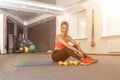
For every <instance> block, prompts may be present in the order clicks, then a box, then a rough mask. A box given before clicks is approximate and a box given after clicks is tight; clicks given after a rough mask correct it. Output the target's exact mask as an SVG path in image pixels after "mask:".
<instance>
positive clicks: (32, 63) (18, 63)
mask: <svg viewBox="0 0 120 80" xmlns="http://www.w3.org/2000/svg"><path fill="white" fill-rule="evenodd" d="M55 64H57V62H16V63H12V65H13V66H16V67H27V66H47V65H55Z"/></svg>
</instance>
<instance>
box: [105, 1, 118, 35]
mask: <svg viewBox="0 0 120 80" xmlns="http://www.w3.org/2000/svg"><path fill="white" fill-rule="evenodd" d="M119 4H120V1H119V0H117V1H114V0H109V1H106V0H104V2H103V36H116V35H120V8H119V7H120V5H119Z"/></svg>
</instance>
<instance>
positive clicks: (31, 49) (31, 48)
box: [29, 44, 36, 52]
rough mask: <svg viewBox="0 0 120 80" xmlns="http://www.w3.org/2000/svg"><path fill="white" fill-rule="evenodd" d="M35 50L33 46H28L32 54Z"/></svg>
mask: <svg viewBox="0 0 120 80" xmlns="http://www.w3.org/2000/svg"><path fill="white" fill-rule="evenodd" d="M35 49H36V46H35V45H34V44H31V45H30V46H29V50H30V52H34V51H35Z"/></svg>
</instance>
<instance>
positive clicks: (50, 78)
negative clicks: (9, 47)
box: [0, 53, 120, 80]
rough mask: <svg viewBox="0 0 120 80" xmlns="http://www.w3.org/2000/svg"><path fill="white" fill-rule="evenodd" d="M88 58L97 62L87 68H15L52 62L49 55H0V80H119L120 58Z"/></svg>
mask: <svg viewBox="0 0 120 80" xmlns="http://www.w3.org/2000/svg"><path fill="white" fill-rule="evenodd" d="M90 56H92V57H94V58H96V59H98V62H97V63H94V64H91V65H88V66H83V65H78V66H73V65H69V66H59V65H47V66H29V67H15V66H13V65H12V63H14V62H26V61H40V62H45V61H46V62H47V61H48V62H49V61H52V60H51V54H27V53H26V54H25V53H24V54H12V55H9V54H7V55H0V80H120V56H100V55H90ZM68 60H75V59H74V58H69V59H68Z"/></svg>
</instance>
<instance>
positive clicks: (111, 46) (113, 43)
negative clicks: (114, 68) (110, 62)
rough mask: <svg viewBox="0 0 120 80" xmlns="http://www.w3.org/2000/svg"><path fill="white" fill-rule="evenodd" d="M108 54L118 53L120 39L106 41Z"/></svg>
mask: <svg viewBox="0 0 120 80" xmlns="http://www.w3.org/2000/svg"><path fill="white" fill-rule="evenodd" d="M107 50H108V52H120V39H117V40H108V41H107Z"/></svg>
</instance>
